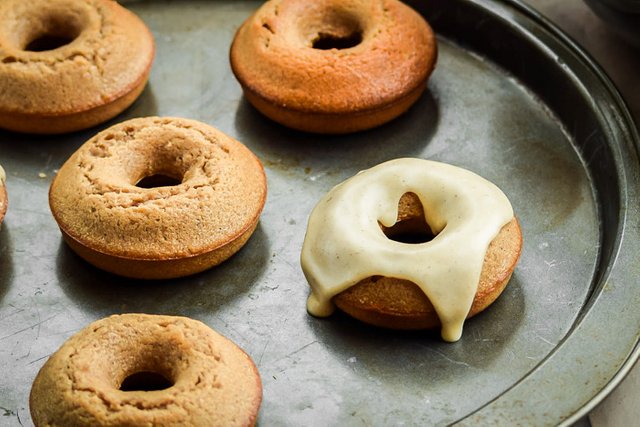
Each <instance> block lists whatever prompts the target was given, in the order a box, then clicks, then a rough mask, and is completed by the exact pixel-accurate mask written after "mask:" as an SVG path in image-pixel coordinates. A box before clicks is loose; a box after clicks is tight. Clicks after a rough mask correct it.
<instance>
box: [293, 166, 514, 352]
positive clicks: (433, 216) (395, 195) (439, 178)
mask: <svg viewBox="0 0 640 427" xmlns="http://www.w3.org/2000/svg"><path fill="white" fill-rule="evenodd" d="M425 223H426V224H425ZM420 226H422V228H423V229H424V228H426V229H428V230H429V231H430V233H431V234H432V235H433V236H435V237H433V239H432V240H428V239H424V240H426V241H421V242H420V243H415V244H413V243H405V242H402V241H396V240H392V238H390V237H388V235H389V236H391V235H392V234H394V233H403V232H407V231H409V232H413V231H415V230H416V228H420ZM403 228H404V230H402V229H403ZM391 237H393V236H391ZM521 247H522V235H521V232H520V227H519V225H518V222H517V220H516V219H515V218H514V214H513V209H512V207H511V204H510V203H509V200H508V199H507V197H506V196H505V195H504V193H503V192H502V191H500V189H499V188H498V187H496V186H495V185H494V184H492V183H490V182H489V181H487V180H485V179H483V178H481V177H480V176H478V175H476V174H474V173H472V172H470V171H467V170H465V169H462V168H459V167H455V166H452V165H448V164H444V163H438V162H433V161H429V160H421V159H396V160H392V161H389V162H385V163H382V164H380V165H377V166H375V167H373V168H371V169H368V170H366V171H363V172H361V173H359V174H357V175H356V176H354V177H352V178H350V179H348V180H346V181H345V182H343V183H341V184H339V185H337V186H336V187H334V188H333V189H332V190H331V191H329V193H327V195H326V196H325V197H323V199H322V200H321V201H320V202H319V203H318V204H317V206H316V207H315V208H314V210H313V212H312V213H311V216H310V218H309V224H308V228H307V234H306V236H305V240H304V244H303V248H302V254H301V264H302V269H303V272H304V274H305V276H306V278H307V280H308V282H309V284H310V286H311V289H312V291H311V295H310V296H309V299H308V302H307V309H308V310H309V312H310V313H311V314H313V315H315V316H328V315H330V314H331V313H332V312H333V310H334V308H335V305H337V306H338V307H340V308H341V309H342V310H343V311H345V312H347V313H349V314H350V315H352V316H353V317H356V318H358V319H360V320H362V321H365V322H367V323H371V324H374V325H378V326H384V327H389V328H403V329H420V328H429V327H436V326H439V325H442V331H441V332H442V337H443V339H444V340H446V341H456V340H458V339H459V338H460V336H461V334H462V326H463V323H464V320H465V318H467V317H468V316H471V315H474V314H476V313H477V312H479V311H481V310H483V309H484V308H486V307H487V306H488V305H489V304H491V303H492V302H493V301H494V300H495V299H496V298H497V297H498V296H499V295H500V293H501V292H502V290H503V289H504V287H505V285H506V284H507V282H508V280H509V278H510V277H511V274H512V272H513V270H514V268H515V264H516V262H517V260H518V258H519V256H520V252H521Z"/></svg>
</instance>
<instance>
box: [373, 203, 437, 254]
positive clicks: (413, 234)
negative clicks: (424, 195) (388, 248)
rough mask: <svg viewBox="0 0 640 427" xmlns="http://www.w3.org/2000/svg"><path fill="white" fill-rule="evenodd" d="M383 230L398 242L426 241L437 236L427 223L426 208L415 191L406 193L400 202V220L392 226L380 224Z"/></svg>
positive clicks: (413, 242)
mask: <svg viewBox="0 0 640 427" xmlns="http://www.w3.org/2000/svg"><path fill="white" fill-rule="evenodd" d="M379 225H380V228H381V229H382V232H383V233H384V234H385V235H386V236H387V237H388V238H389V239H390V240H393V241H396V242H401V243H408V244H418V243H426V242H429V241H431V240H433V238H434V237H435V234H434V233H433V232H432V231H431V228H430V227H429V225H428V224H427V220H426V218H425V216H424V208H423V207H422V203H420V199H419V198H418V196H417V195H416V194H415V193H405V194H404V195H403V196H402V197H401V198H400V202H399V203H398V221H397V222H396V223H395V224H394V225H392V226H391V227H385V226H384V225H382V224H379Z"/></svg>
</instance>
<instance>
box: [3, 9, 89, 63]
mask: <svg viewBox="0 0 640 427" xmlns="http://www.w3.org/2000/svg"><path fill="white" fill-rule="evenodd" d="M86 21H87V17H86V16H85V14H84V12H83V11H81V10H76V9H75V8H73V7H69V8H66V9H61V8H60V9H56V10H39V11H37V12H35V13H34V14H33V15H32V16H23V17H21V19H20V20H19V22H17V29H16V30H17V31H15V33H14V44H15V45H16V46H15V47H17V48H18V49H21V50H24V51H28V52H45V51H50V50H55V49H58V48H61V47H63V46H66V45H69V44H71V43H72V42H73V41H74V40H75V39H77V38H78V37H79V36H80V34H81V33H82V31H83V30H84V28H85V27H86Z"/></svg>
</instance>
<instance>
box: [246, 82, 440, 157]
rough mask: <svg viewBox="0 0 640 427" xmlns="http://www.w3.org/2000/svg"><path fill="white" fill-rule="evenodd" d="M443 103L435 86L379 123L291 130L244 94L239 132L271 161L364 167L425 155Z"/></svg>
mask: <svg viewBox="0 0 640 427" xmlns="http://www.w3.org/2000/svg"><path fill="white" fill-rule="evenodd" d="M439 119H440V117H439V110H438V103H437V101H436V99H435V98H434V97H433V94H432V93H431V92H430V91H426V92H425V93H424V95H423V96H422V97H421V98H420V99H419V100H418V101H417V102H416V103H415V104H414V105H413V107H411V108H410V109H409V111H407V112H406V113H405V114H403V115H401V116H400V117H398V118H396V119H395V120H392V121H390V122H389V123H387V124H385V125H382V126H380V127H377V128H374V129H371V130H368V131H364V132H358V133H354V134H349V135H316V134H310V133H305V132H299V131H296V130H292V129H288V128H286V127H284V126H281V125H279V124H277V123H275V122H273V121H271V120H270V119H268V118H266V117H265V116H263V115H262V114H261V113H259V112H258V111H257V110H256V109H254V108H253V107H252V106H251V105H250V104H249V103H248V102H247V101H246V100H245V99H244V98H243V99H242V100H241V101H240V103H239V104H238V110H237V112H236V120H235V131H236V136H237V138H238V139H239V140H240V141H242V142H243V143H245V144H246V145H248V146H249V147H250V148H251V149H252V150H253V151H254V152H256V153H257V154H258V156H259V157H260V158H262V159H264V160H265V162H266V163H273V162H280V163H282V162H284V163H286V164H285V165H284V166H287V167H299V166H300V164H302V163H304V164H305V166H306V163H307V162H309V161H310V162H313V161H321V162H323V163H329V162H330V164H331V167H332V168H336V169H339V170H341V169H352V168H355V169H365V168H368V167H371V166H373V165H375V164H378V163H381V162H383V161H386V160H390V159H393V158H397V157H411V156H414V157H416V156H420V155H421V154H422V153H423V151H424V150H425V148H426V146H427V145H428V144H429V142H430V141H431V138H432V137H433V135H434V134H435V132H436V130H437V128H438V124H439Z"/></svg>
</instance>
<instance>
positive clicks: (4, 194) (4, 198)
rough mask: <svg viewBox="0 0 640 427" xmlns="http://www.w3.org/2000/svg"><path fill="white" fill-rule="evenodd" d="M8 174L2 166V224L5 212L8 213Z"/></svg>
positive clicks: (0, 182)
mask: <svg viewBox="0 0 640 427" xmlns="http://www.w3.org/2000/svg"><path fill="white" fill-rule="evenodd" d="M6 181H7V175H6V174H5V172H4V169H2V166H0V224H2V220H3V219H4V214H5V213H7V205H8V203H7V186H6V184H5V183H6Z"/></svg>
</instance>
